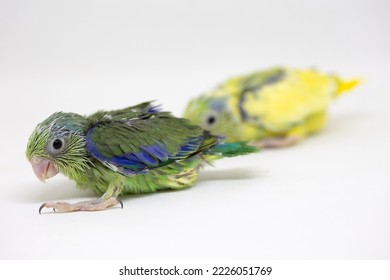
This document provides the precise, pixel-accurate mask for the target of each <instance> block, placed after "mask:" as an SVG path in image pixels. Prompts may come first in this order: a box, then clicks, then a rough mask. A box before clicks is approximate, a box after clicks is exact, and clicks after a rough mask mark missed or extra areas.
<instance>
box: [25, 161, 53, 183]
mask: <svg viewBox="0 0 390 280" xmlns="http://www.w3.org/2000/svg"><path fill="white" fill-rule="evenodd" d="M30 163H31V165H32V168H33V170H34V173H35V175H36V176H37V177H38V179H39V180H41V181H42V182H45V180H46V179H49V178H51V177H53V176H55V175H56V174H57V173H58V169H57V167H55V165H54V164H53V163H52V162H51V161H50V160H47V159H43V158H39V157H33V158H32V159H31V160H30Z"/></svg>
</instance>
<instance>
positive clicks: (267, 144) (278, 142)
mask: <svg viewBox="0 0 390 280" xmlns="http://www.w3.org/2000/svg"><path fill="white" fill-rule="evenodd" d="M300 141H302V137H300V136H287V137H274V138H267V139H263V140H258V141H252V142H250V143H249V145H251V146H254V147H257V148H260V149H267V148H283V147H289V146H292V145H295V144H297V143H299V142H300Z"/></svg>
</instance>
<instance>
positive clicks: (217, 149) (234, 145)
mask: <svg viewBox="0 0 390 280" xmlns="http://www.w3.org/2000/svg"><path fill="white" fill-rule="evenodd" d="M258 151H259V149H258V148H256V147H253V146H249V145H248V144H247V143H246V142H223V143H219V144H217V145H215V146H213V147H211V148H210V149H208V150H207V151H205V152H204V153H203V154H204V155H205V156H207V157H208V158H212V159H219V158H224V157H235V156H241V155H246V154H251V153H255V152H258Z"/></svg>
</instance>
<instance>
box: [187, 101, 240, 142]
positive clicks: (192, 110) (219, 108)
mask: <svg viewBox="0 0 390 280" xmlns="http://www.w3.org/2000/svg"><path fill="white" fill-rule="evenodd" d="M230 105H231V104H229V100H228V98H227V97H210V96H207V95H201V96H199V97H197V98H195V99H193V100H191V101H190V102H189V103H188V105H187V107H186V109H185V111H184V114H183V116H184V117H185V118H187V119H190V120H191V121H192V122H194V123H195V124H198V125H200V126H201V127H202V128H203V129H204V130H207V131H210V132H211V133H212V134H214V135H221V136H226V137H227V138H228V140H234V139H236V138H237V137H236V135H237V133H240V124H239V120H237V117H236V114H235V112H234V111H233V110H232V109H231V108H232V106H230Z"/></svg>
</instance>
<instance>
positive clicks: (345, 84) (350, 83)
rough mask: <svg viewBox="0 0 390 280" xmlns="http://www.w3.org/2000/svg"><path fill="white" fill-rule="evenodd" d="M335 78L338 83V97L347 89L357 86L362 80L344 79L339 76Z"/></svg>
mask: <svg viewBox="0 0 390 280" xmlns="http://www.w3.org/2000/svg"><path fill="white" fill-rule="evenodd" d="M335 79H336V83H337V89H336V94H335V96H336V97H339V96H340V95H342V94H343V93H345V92H346V91H348V90H351V89H353V88H355V87H356V86H357V85H358V84H360V83H361V80H359V79H351V80H342V79H340V78H339V77H335Z"/></svg>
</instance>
